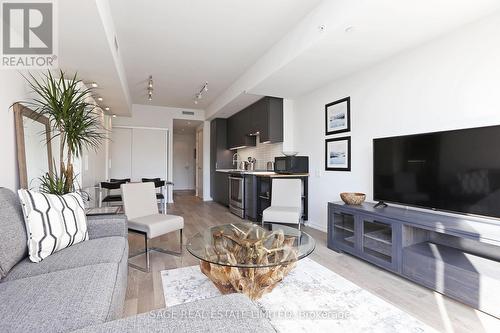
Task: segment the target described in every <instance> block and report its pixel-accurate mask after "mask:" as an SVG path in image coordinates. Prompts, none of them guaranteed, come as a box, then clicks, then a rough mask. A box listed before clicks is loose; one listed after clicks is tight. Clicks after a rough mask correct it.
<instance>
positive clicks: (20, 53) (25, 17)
mask: <svg viewBox="0 0 500 333" xmlns="http://www.w3.org/2000/svg"><path fill="white" fill-rule="evenodd" d="M55 14H56V12H55V3H54V1H51V0H46V1H36V0H31V1H29V2H27V1H22V0H21V1H19V0H18V1H6V0H4V1H2V22H3V24H2V34H1V36H2V62H1V67H3V68H15V69H31V68H37V69H40V68H56V67H57V64H56V61H57V55H56V52H55V51H56V50H57V47H56V46H57V45H56V44H57V43H56V42H57V40H56V38H55V37H56V25H55V19H56V15H55Z"/></svg>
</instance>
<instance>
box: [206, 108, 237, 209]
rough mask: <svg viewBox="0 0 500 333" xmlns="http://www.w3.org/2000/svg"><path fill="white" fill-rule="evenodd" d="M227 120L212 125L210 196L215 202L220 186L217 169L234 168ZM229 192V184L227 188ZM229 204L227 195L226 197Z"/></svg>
mask: <svg viewBox="0 0 500 333" xmlns="http://www.w3.org/2000/svg"><path fill="white" fill-rule="evenodd" d="M227 134H228V132H227V119H222V118H217V119H214V120H212V122H211V123H210V194H211V196H212V199H214V201H217V200H215V197H216V196H217V194H220V193H216V190H217V189H218V188H219V187H220V185H219V184H218V183H217V181H216V171H215V170H217V169H230V168H232V156H233V153H232V152H231V151H230V150H228V149H227ZM225 190H226V191H227V184H226V187H225ZM225 200H226V202H227V195H226V199H225Z"/></svg>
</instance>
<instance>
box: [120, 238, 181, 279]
mask: <svg viewBox="0 0 500 333" xmlns="http://www.w3.org/2000/svg"><path fill="white" fill-rule="evenodd" d="M128 230H129V231H130V232H134V233H138V234H141V235H144V250H143V251H139V252H137V253H134V254H133V255H130V256H129V257H128V258H129V259H131V258H135V257H137V256H140V255H143V254H146V268H144V267H141V266H138V265H135V264H132V263H130V262H129V263H128V265H129V266H130V267H132V268H135V269H138V270H140V271H142V272H145V273H149V271H150V264H149V263H150V260H149V252H151V251H156V252H160V253H165V254H170V255H174V256H177V257H178V256H181V255H182V229H179V232H180V251H179V252H175V251H170V250H165V249H162V248H159V247H151V248H150V247H149V244H148V241H149V239H148V235H147V233H145V232H142V231H137V230H132V229H128Z"/></svg>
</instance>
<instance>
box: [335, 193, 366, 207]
mask: <svg viewBox="0 0 500 333" xmlns="http://www.w3.org/2000/svg"><path fill="white" fill-rule="evenodd" d="M340 198H341V199H342V201H343V202H345V203H346V204H348V205H361V204H362V203H363V202H364V201H365V199H366V194H364V193H352V192H343V193H340Z"/></svg>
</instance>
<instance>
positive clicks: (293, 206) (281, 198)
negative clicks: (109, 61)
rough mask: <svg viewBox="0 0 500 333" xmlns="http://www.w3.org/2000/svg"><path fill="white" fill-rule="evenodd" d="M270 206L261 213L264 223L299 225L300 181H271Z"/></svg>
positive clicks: (300, 214) (300, 212) (300, 205)
mask: <svg viewBox="0 0 500 333" xmlns="http://www.w3.org/2000/svg"><path fill="white" fill-rule="evenodd" d="M271 191H272V193H271V206H270V207H268V208H266V209H265V210H264V211H263V212H262V225H263V226H264V223H283V224H298V228H299V230H300V224H301V220H302V181H301V180H300V179H281V178H275V179H273V180H272V186H271Z"/></svg>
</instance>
